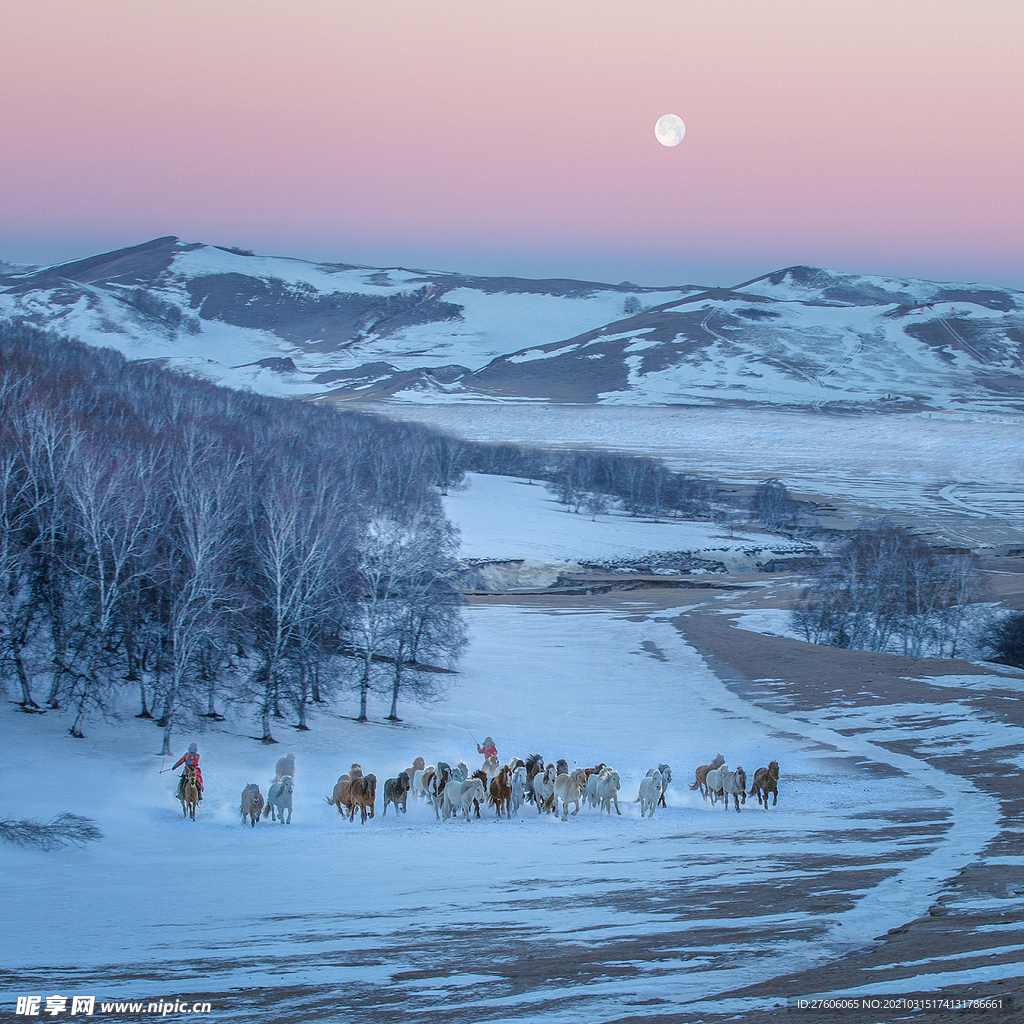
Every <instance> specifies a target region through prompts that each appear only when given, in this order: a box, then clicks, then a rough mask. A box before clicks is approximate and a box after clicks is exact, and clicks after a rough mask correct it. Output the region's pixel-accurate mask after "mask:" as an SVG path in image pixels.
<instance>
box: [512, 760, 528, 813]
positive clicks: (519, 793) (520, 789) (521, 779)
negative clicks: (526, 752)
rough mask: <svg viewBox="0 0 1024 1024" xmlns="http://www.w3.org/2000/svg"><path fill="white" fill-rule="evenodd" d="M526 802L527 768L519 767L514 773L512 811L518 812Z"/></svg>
mask: <svg viewBox="0 0 1024 1024" xmlns="http://www.w3.org/2000/svg"><path fill="white" fill-rule="evenodd" d="M524 803H526V769H525V768H517V769H516V770H515V771H514V772H513V773H512V807H511V813H512V814H518V813H519V808H520V807H522V806H523V804H524Z"/></svg>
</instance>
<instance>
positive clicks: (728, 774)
mask: <svg viewBox="0 0 1024 1024" xmlns="http://www.w3.org/2000/svg"><path fill="white" fill-rule="evenodd" d="M705 783H706V785H707V787H708V795H709V796H710V797H711V803H712V804H714V803H715V801H716V799H717V798H718V797H721V798H722V801H723V803H724V804H725V808H726V810H728V809H729V797H730V796H732V797H733V799H734V800H735V801H736V810H737V811H738V810H739V809H740V796H741V794H742V797H743V802H744V803H746V802H747V773H746V772H745V771H744V770H743V766H742V765H737V766H736V770H735V771H732V770H730V768H729V766H728V765H727V764H723V765H722V766H721V767H719V768H712V769H711V771H709V772H708V774H707V778H706V779H705Z"/></svg>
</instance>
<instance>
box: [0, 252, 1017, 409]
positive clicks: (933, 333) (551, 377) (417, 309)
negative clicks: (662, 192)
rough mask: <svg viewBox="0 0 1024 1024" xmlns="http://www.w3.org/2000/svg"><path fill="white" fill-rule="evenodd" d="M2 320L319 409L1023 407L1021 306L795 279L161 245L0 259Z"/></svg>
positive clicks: (986, 289)
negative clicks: (444, 266) (502, 266)
mask: <svg viewBox="0 0 1024 1024" xmlns="http://www.w3.org/2000/svg"><path fill="white" fill-rule="evenodd" d="M0 318H4V319H7V320H10V321H14V322H25V323H30V324H33V325H35V326H38V327H43V328H46V329H50V330H54V331H56V332H59V333H62V334H66V335H69V336H72V337H77V338H80V339H81V340H83V341H85V342H87V343H89V344H95V345H106V346H109V347H113V348H117V349H119V350H120V351H122V352H123V353H124V354H125V355H127V356H128V357H129V358H140V359H141V358H146V359H152V358H160V359H163V360H166V361H167V362H168V363H169V365H174V366H178V367H179V368H181V369H183V370H186V371H188V372H192V373H197V374H201V375H204V376H207V377H210V378H211V379H214V380H218V381H220V382H223V383H226V384H230V385H233V386H238V387H247V388H251V389H252V390H255V391H260V392H264V393H269V394H286V395H295V396H308V397H321V398H328V399H333V400H336V401H357V400H360V399H370V398H372V399H376V400H382V399H383V400H386V401H405V402H410V401H411V402H424V401H426V402H438V401H440V402H451V401H467V400H468V401H528V402H556V403H601V404H649V405H658V404H709V405H716V404H728V405H734V404H749V405H767V406H774V407H779V406H782V407H797V408H802V407H814V408H819V409H820V408H833V409H836V410H837V411H868V410H878V411H890V410H892V409H944V408H950V409H958V410H974V411H985V412H1007V411H1013V412H1017V411H1020V410H1024V293H1021V292H1015V291H1012V290H1010V289H1000V288H994V287H990V286H986V285H980V284H965V283H956V282H931V281H925V280H921V279H913V278H908V279H900V278H892V277H882V276H870V275H857V274H843V273H838V272H835V271H830V270H825V269H822V268H817V267H808V266H802V265H794V266H791V267H786V268H782V269H779V270H774V271H771V272H769V273H767V274H762V275H759V276H757V277H755V278H752V279H750V280H748V281H744V282H741V283H740V284H737V285H733V286H727V287H719V286H706V285H695V284H687V285H676V286H641V285H634V284H632V283H630V282H622V283H620V284H606V283H601V282H593V281H577V280H573V279H569V278H550V279H544V280H534V279H529V278H515V277H479V276H475V275H466V274H460V273H457V272H452V271H431V270H418V269H410V268H402V267H386V268H382V267H368V266H362V265H359V264H351V263H315V262H310V261H306V260H300V259H296V258H294V257H268V256H261V255H257V254H255V253H251V252H248V251H246V250H241V249H237V248H234V247H225V246H213V245H206V244H204V243H199V242H183V241H181V240H180V239H178V238H176V237H174V236H170V235H168V236H163V237H160V238H155V239H150V240H149V241H147V242H143V243H140V244H139V245H136V246H129V247H126V248H124V249H118V250H113V251H111V252H108V253H99V254H96V255H94V256H90V257H85V258H84V259H79V260H73V261H69V262H66V263H61V264H55V265H53V266H48V267H28V268H26V267H14V266H12V265H11V264H5V263H0Z"/></svg>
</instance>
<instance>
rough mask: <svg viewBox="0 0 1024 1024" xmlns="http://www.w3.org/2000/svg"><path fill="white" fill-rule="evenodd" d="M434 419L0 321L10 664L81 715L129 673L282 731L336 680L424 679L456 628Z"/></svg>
mask: <svg viewBox="0 0 1024 1024" xmlns="http://www.w3.org/2000/svg"><path fill="white" fill-rule="evenodd" d="M436 477H437V473H436V467H435V460H434V448H433V444H432V435H431V433H430V432H429V431H427V430H425V429H424V428H420V427H417V426H415V425H411V424H403V423H392V422H389V421H387V420H383V419H377V418H373V417H369V416H365V415H360V414H357V413H348V412H344V413H343V412H339V411H337V410H336V409H334V408H331V407H319V406H316V405H313V404H311V403H307V402H298V401H291V400H284V399H274V398H267V397H263V396H260V395H255V394H251V393H246V392H238V391H232V390H230V389H227V388H223V387H218V386H215V385H213V384H211V383H209V382H207V381H204V380H201V379H198V378H195V377H190V376H187V375H183V374H181V373H177V372H172V371H169V370H167V369H165V368H164V367H162V366H161V365H160V364H159V362H157V361H148V362H130V361H128V360H126V359H125V358H124V357H123V356H121V355H120V354H118V353H116V352H113V351H109V350H100V349H94V348H90V347H87V346H85V345H82V344H80V343H77V342H69V341H64V340H60V339H56V338H54V337H51V336H49V335H46V334H44V333H42V332H39V331H36V330H33V329H32V328H30V327H26V326H11V325H8V326H0V672H2V675H3V679H4V683H5V685H13V686H14V688H15V691H16V692H18V693H19V695H20V701H19V703H20V705H21V707H22V708H23V709H25V710H26V711H34V710H42V707H44V706H45V707H48V708H54V709H56V708H64V709H68V710H69V712H70V714H71V718H72V722H71V732H72V733H73V734H74V735H81V730H82V725H83V723H84V722H85V721H86V720H87V719H88V718H89V716H90V715H95V714H107V713H108V712H109V711H110V710H111V709H112V708H114V707H115V706H117V704H118V703H119V702H120V701H119V699H118V694H122V693H123V692H124V690H125V688H128V687H130V688H133V689H134V690H135V691H136V692H137V699H138V702H139V707H140V711H139V716H140V717H152V718H154V719H155V720H156V721H157V722H158V724H159V725H160V726H161V727H162V728H163V745H164V750H165V751H169V750H170V737H171V734H172V731H173V730H174V729H175V728H176V727H178V726H180V725H181V724H183V723H185V722H188V721H190V720H193V719H194V718H196V717H197V716H200V715H205V716H208V717H211V718H218V717H221V716H220V710H219V709H221V708H223V707H224V705H225V703H230V704H232V705H237V706H242V707H244V708H247V709H248V710H249V711H250V712H252V713H253V714H254V715H255V716H256V717H257V718H258V719H259V721H260V723H261V727H262V737H263V739H264V741H266V742H273V741H274V737H273V731H272V729H273V722H274V720H275V719H279V718H283V717H284V716H285V715H290V716H292V717H293V719H294V721H295V724H296V725H297V726H298V727H299V728H300V729H302V728H307V719H308V717H309V713H310V710H311V708H313V707H314V706H315V705H317V704H323V703H325V702H327V701H329V700H332V699H334V698H335V697H336V696H338V695H339V694H340V693H341V692H342V691H343V690H345V689H354V691H355V692H356V693H357V694H358V700H359V718H360V719H365V718H366V716H367V698H368V695H369V694H370V692H371V691H372V690H374V689H386V691H387V692H389V693H390V697H391V715H390V717H391V718H392V719H397V708H398V702H399V698H400V696H402V697H417V698H423V697H429V696H430V695H431V694H432V693H433V692H435V691H436V690H437V689H438V687H439V685H440V682H439V681H440V680H441V679H443V674H442V673H443V670H444V669H445V668H446V667H448V666H450V665H451V664H453V663H454V660H455V659H456V658H457V656H458V654H459V652H460V650H461V648H462V646H463V644H464V642H465V632H464V626H463V623H462V618H461V612H460V596H459V591H458V587H457V580H456V570H457V562H456V558H455V554H456V536H455V533H454V531H453V529H452V527H451V526H450V524H449V523H448V522H447V520H446V519H445V518H444V515H443V512H442V507H441V502H440V498H439V496H438V492H437V488H436V487H435V480H436Z"/></svg>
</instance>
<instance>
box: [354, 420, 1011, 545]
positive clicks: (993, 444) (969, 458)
mask: <svg viewBox="0 0 1024 1024" xmlns="http://www.w3.org/2000/svg"><path fill="white" fill-rule="evenodd" d="M373 409H374V411H376V412H379V413H381V414H383V415H387V416H393V417H400V418H407V419H413V420H416V421H418V422H421V423H425V424H427V425H429V426H433V427H437V428H439V429H441V430H445V431H448V432H450V433H452V434H455V435H457V436H459V437H464V438H467V439H469V440H476V441H487V442H492V443H496V444H516V443H519V444H525V445H534V446H537V447H541V448H556V449H557V448H596V449H601V450H606V451H608V450H610V451H620V452H635V453H640V454H646V455H652V456H655V457H657V458H661V459H663V460H664V461H665V462H666V464H667V465H669V466H670V467H671V468H673V469H677V470H685V471H687V472H691V473H698V474H705V475H708V476H713V477H717V478H718V479H721V480H724V481H726V482H735V483H747V484H749V483H755V482H758V481H761V480H764V479H766V478H768V477H778V478H780V479H781V480H783V481H784V482H785V483H786V485H787V486H788V487H789V488H790V489H791V490H792V491H795V492H797V493H804V494H812V495H819V496H824V497H826V498H834V499H836V500H838V501H840V502H841V503H842V504H843V506H844V507H845V508H846V510H847V511H848V512H849V513H852V514H853V515H854V516H855V517H857V516H861V515H871V514H875V515H878V514H880V513H882V512H887V513H889V514H894V515H897V516H903V517H907V519H908V520H909V519H917V520H919V521H920V520H921V519H923V520H924V521H925V522H926V523H927V527H926V528H935V527H936V526H938V527H939V528H940V529H941V530H942V535H943V536H944V537H946V538H947V540H949V541H953V540H957V539H960V538H962V539H963V540H965V541H968V542H972V543H974V542H980V541H981V540H984V541H985V542H987V543H995V544H1007V545H1010V546H1014V545H1015V544H1020V543H1021V542H1022V541H1024V501H1022V500H1021V481H1022V480H1024V444H1022V440H1024V420H1022V419H1020V418H1014V417H1007V416H998V417H997V416H976V417H970V418H968V417H962V416H941V415H935V416H918V415H899V416H897V415H892V416H873V417H844V416H828V415H817V414H813V413H807V412H804V413H796V412H792V413H789V412H775V411H769V410H747V409H697V408H653V407H652V408H629V409H625V408H614V407H600V406H541V407H523V406H513V405H500V406H499V405H450V406H400V405H395V404H392V405H388V406H383V405H377V406H374V407H373Z"/></svg>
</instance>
